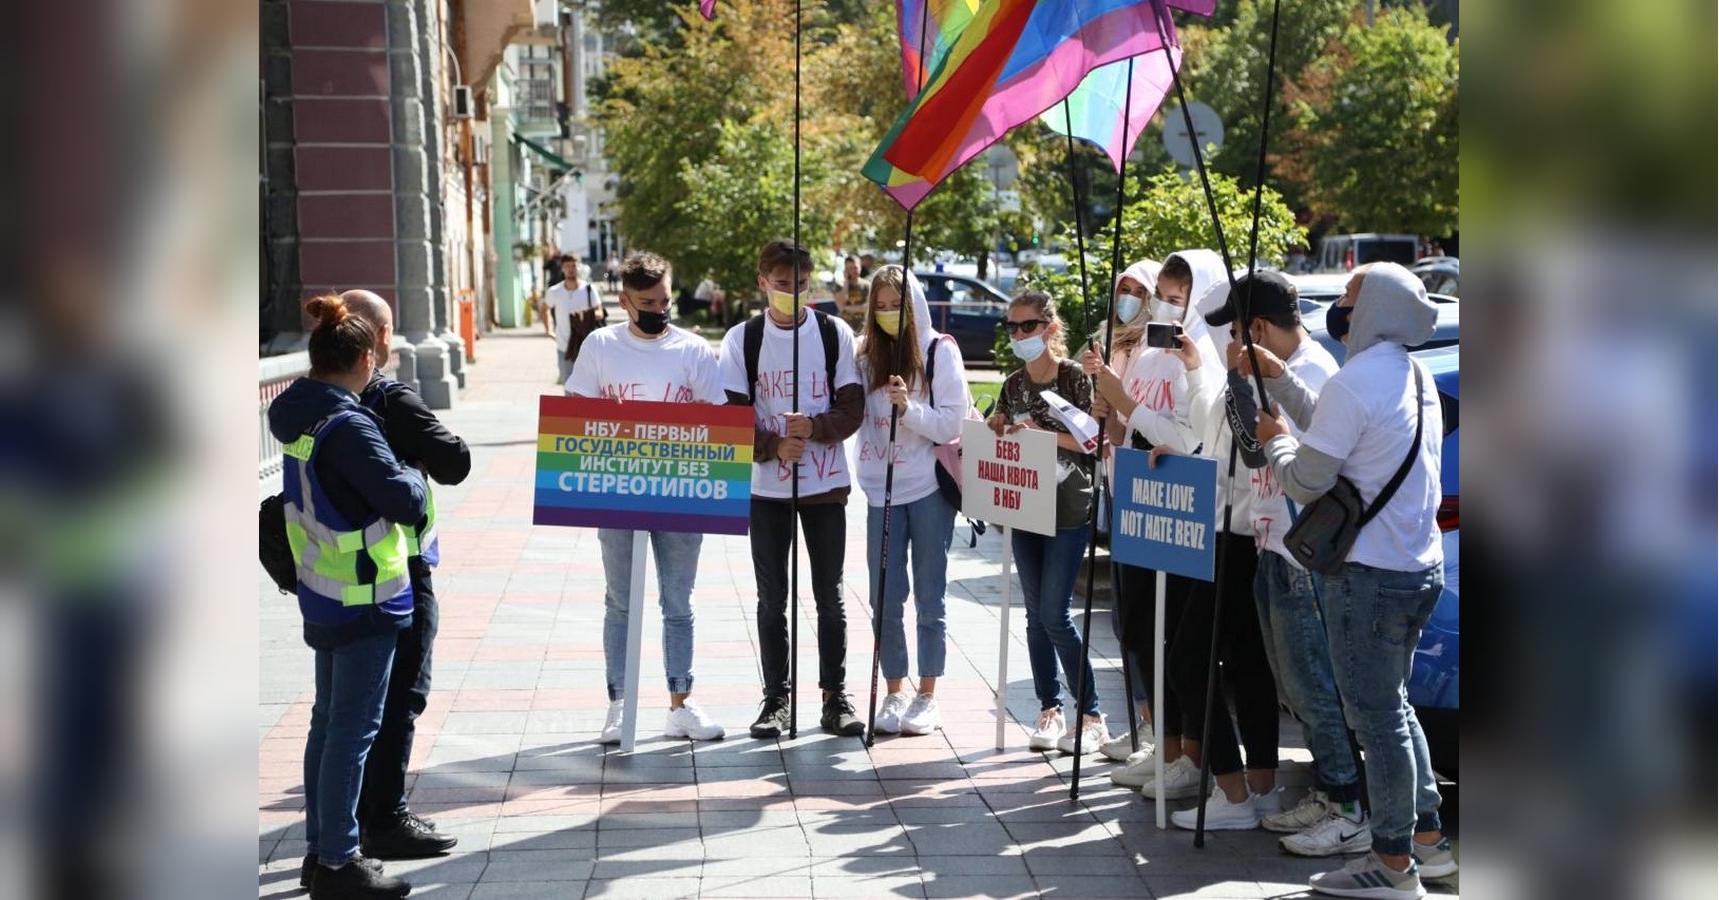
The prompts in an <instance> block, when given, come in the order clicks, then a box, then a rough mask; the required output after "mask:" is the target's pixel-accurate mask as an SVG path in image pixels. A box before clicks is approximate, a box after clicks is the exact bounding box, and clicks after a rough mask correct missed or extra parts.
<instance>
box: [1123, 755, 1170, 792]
mask: <svg viewBox="0 0 1719 900" xmlns="http://www.w3.org/2000/svg"><path fill="white" fill-rule="evenodd" d="M1174 765H1175V763H1169V764H1167V765H1165V766H1164V768H1165V769H1169V768H1170V767H1171V766H1174ZM1157 768H1158V754H1156V753H1154V752H1152V751H1151V750H1147V751H1145V752H1142V753H1136V754H1133V755H1131V756H1129V757H1128V761H1127V763H1126V764H1124V765H1123V766H1122V768H1120V769H1111V770H1110V783H1111V784H1114V785H1116V786H1117V787H1126V788H1134V789H1136V790H1138V789H1140V788H1142V787H1144V786H1145V785H1146V783H1147V782H1148V781H1151V780H1152V779H1153V777H1154V776H1155V775H1157V774H1158V773H1157V771H1156V770H1157Z"/></svg>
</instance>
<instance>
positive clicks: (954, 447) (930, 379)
mask: <svg viewBox="0 0 1719 900" xmlns="http://www.w3.org/2000/svg"><path fill="white" fill-rule="evenodd" d="M938 341H948V342H949V346H951V347H955V352H956V353H959V352H961V349H960V346H959V345H958V344H956V343H955V338H954V337H952V336H950V335H947V334H940V335H938V336H937V337H935V338H932V339H931V343H929V344H926V345H925V392H926V394H927V395H928V396H929V398H930V400H931V405H932V406H933V407H935V406H936V405H937V383H936V381H935V380H934V379H935V378H936V376H937V342H938ZM967 418H969V419H975V420H978V421H984V416H982V415H980V414H979V410H978V408H977V407H975V406H973V405H971V404H969V405H968V407H967ZM931 454H932V456H933V457H935V458H936V460H937V465H936V467H935V469H934V471H935V472H936V473H937V491H938V493H940V494H942V495H943V499H944V500H947V501H948V502H949V505H950V506H953V507H955V511H956V512H960V511H961V436H960V435H956V436H955V439H954V440H952V441H950V442H948V443H946V444H932V445H931ZM967 524H968V525H969V526H971V527H972V534H971V536H970V538H969V540H968V542H967V546H969V547H975V546H978V544H979V535H981V534H984V533H985V523H984V522H976V521H974V520H972V519H968V520H967Z"/></svg>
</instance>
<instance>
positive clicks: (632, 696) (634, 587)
mask: <svg viewBox="0 0 1719 900" xmlns="http://www.w3.org/2000/svg"><path fill="white" fill-rule="evenodd" d="M649 537H650V532H648V531H646V530H644V529H642V528H641V529H639V530H637V531H634V532H633V576H632V580H631V581H629V582H628V586H629V588H630V589H629V590H628V591H627V681H626V693H625V695H624V696H623V697H622V701H621V752H622V753H631V752H633V737H634V735H635V733H636V732H637V731H638V725H639V657H640V656H641V655H642V654H643V651H644V636H645V557H646V556H647V555H648V554H649V553H650V548H649V547H647V546H646V544H645V542H646V540H647V539H648V538H649Z"/></svg>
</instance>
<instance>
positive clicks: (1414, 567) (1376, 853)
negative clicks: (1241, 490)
mask: <svg viewBox="0 0 1719 900" xmlns="http://www.w3.org/2000/svg"><path fill="white" fill-rule="evenodd" d="M1437 319H1438V313H1437V310H1436V309H1435V308H1434V307H1433V304H1432V303H1431V302H1430V301H1429V300H1428V299H1427V295H1426V287H1425V285H1423V284H1422V283H1421V281H1420V279H1418V278H1416V277H1415V276H1414V275H1413V274H1412V273H1411V272H1409V270H1408V269H1405V268H1403V267H1402V266H1400V265H1397V264H1395V263H1376V264H1373V265H1371V266H1368V267H1364V268H1362V269H1359V270H1357V271H1356V272H1355V273H1354V275H1352V276H1351V277H1350V279H1349V283H1348V286H1347V289H1346V290H1345V291H1344V293H1343V296H1342V298H1340V299H1339V300H1338V301H1337V302H1336V303H1335V304H1334V305H1333V306H1332V308H1331V310H1330V313H1329V315H1328V316H1327V318H1326V326H1327V328H1328V329H1329V330H1330V333H1331V335H1332V336H1333V337H1336V338H1337V339H1338V340H1341V341H1343V343H1344V344H1345V346H1347V348H1348V358H1347V359H1346V360H1345V361H1344V363H1343V366H1342V368H1340V369H1338V370H1337V373H1336V374H1335V375H1332V376H1331V379H1330V380H1329V381H1327V382H1326V383H1325V387H1324V389H1322V390H1321V391H1320V392H1319V396H1318V398H1317V400H1316V401H1315V402H1314V404H1313V407H1312V409H1311V410H1309V409H1306V408H1305V407H1304V406H1303V408H1299V409H1298V408H1296V400H1295V396H1294V394H1293V392H1289V393H1286V394H1285V395H1284V397H1283V400H1282V401H1280V402H1281V403H1282V404H1283V405H1282V409H1281V410H1273V411H1269V412H1268V411H1266V410H1260V412H1259V414H1258V429H1257V432H1256V436H1257V438H1258V440H1259V441H1260V443H1261V444H1262V445H1264V448H1265V453H1266V456H1267V457H1268V458H1269V460H1270V465H1271V468H1272V474H1273V475H1274V476H1275V477H1276V478H1277V481H1278V483H1279V484H1280V485H1282V486H1283V491H1284V493H1285V494H1288V495H1289V497H1290V498H1291V499H1293V500H1295V501H1296V502H1298V503H1302V504H1308V503H1312V502H1314V501H1316V500H1318V499H1319V498H1320V497H1321V496H1322V495H1324V494H1325V493H1326V492H1327V491H1330V490H1332V489H1334V488H1338V487H1339V486H1340V485H1339V479H1343V480H1346V481H1347V482H1348V484H1349V485H1352V488H1353V491H1354V492H1355V493H1357V494H1359V496H1360V497H1361V498H1363V499H1364V501H1365V502H1366V503H1368V504H1369V505H1370V506H1373V507H1376V509H1377V512H1376V514H1375V515H1374V516H1373V518H1371V519H1370V520H1368V521H1365V522H1364V523H1362V524H1361V527H1360V529H1359V532H1358V534H1357V535H1356V536H1355V539H1354V543H1353V544H1352V545H1351V546H1350V547H1349V549H1348V552H1347V553H1346V554H1345V556H1344V558H1343V561H1342V562H1341V563H1339V564H1337V565H1336V566H1335V568H1334V570H1333V571H1330V572H1325V573H1321V577H1320V578H1319V581H1318V591H1319V599H1320V602H1321V604H1323V613H1324V616H1325V621H1326V622H1327V623H1329V625H1330V634H1329V639H1330V644H1331V663H1332V671H1333V674H1334V675H1335V676H1336V682H1337V692H1338V694H1339V695H1340V696H1341V697H1342V698H1343V709H1344V713H1345V714H1346V717H1347V719H1348V722H1349V724H1350V725H1351V726H1353V727H1354V729H1355V733H1356V736H1357V737H1358V738H1359V739H1360V742H1361V748H1362V750H1363V751H1364V752H1365V753H1366V756H1367V794H1368V800H1369V805H1370V806H1371V813H1372V818H1371V822H1370V825H1371V829H1372V852H1371V853H1369V854H1367V855H1366V856H1363V857H1360V858H1358V859H1356V860H1354V861H1353V862H1351V863H1350V864H1348V865H1347V866H1344V867H1343V868H1341V869H1337V870H1335V871H1331V872H1326V873H1323V874H1320V875H1315V876H1313V877H1312V878H1311V879H1309V880H1308V884H1309V886H1311V887H1312V888H1313V890H1315V891H1316V892H1319V893H1322V894H1332V895H1337V896H1346V897H1376V898H1383V900H1408V898H1412V897H1418V896H1421V895H1422V894H1424V893H1425V892H1426V889H1425V888H1424V887H1423V886H1422V884H1421V878H1422V877H1423V875H1424V876H1425V877H1428V878H1433V877H1442V876H1447V875H1450V874H1453V873H1455V871H1456V860H1455V858H1454V856H1453V855H1452V854H1451V850H1450V842H1449V841H1448V840H1447V839H1446V838H1445V837H1444V834H1443V830H1442V824H1441V823H1440V821H1439V802H1440V798H1439V791H1438V782H1437V781H1436V780H1435V778H1434V776H1433V771H1432V760H1431V755H1430V753H1429V752H1428V750H1427V742H1426V735H1425V734H1424V733H1423V732H1422V731H1421V726H1420V722H1419V720H1418V719H1416V717H1415V711H1414V708H1413V707H1412V706H1410V705H1409V702H1408V692H1407V683H1408V677H1409V671H1410V668H1411V666H1412V664H1413V659H1414V651H1415V645H1416V644H1417V643H1418V642H1419V640H1420V635H1421V629H1422V628H1423V627H1424V626H1425V625H1426V622H1427V619H1428V618H1429V617H1430V616H1431V615H1432V611H1433V606H1434V605H1435V604H1436V603H1437V602H1438V598H1439V595H1440V594H1441V593H1442V592H1443V590H1444V544H1443V542H1442V540H1441V537H1440V534H1439V529H1438V524H1437V511H1438V505H1439V501H1440V499H1441V491H1440V488H1439V464H1440V457H1439V452H1440V447H1441V445H1442V443H1443V441H1444V416H1443V412H1442V410H1441V409H1440V407H1439V400H1438V393H1437V391H1436V390H1433V389H1429V388H1428V383H1429V382H1431V381H1432V378H1431V376H1430V375H1428V374H1427V372H1426V370H1425V369H1424V368H1423V367H1422V366H1421V365H1420V364H1419V363H1417V362H1415V360H1414V358H1413V357H1411V356H1410V355H1409V353H1408V349H1407V348H1408V347H1412V346H1415V345H1417V344H1420V343H1423V342H1425V341H1426V340H1428V339H1429V338H1431V337H1432V333H1433V326H1434V324H1435V323H1436V322H1437ZM1262 365H1263V363H1262ZM1274 399H1275V398H1274ZM1290 418H1294V419H1295V420H1296V421H1298V422H1302V423H1303V425H1302V427H1303V429H1304V430H1303V433H1302V435H1301V437H1300V438H1299V439H1297V438H1296V437H1295V436H1294V434H1293V433H1292V432H1291V431H1290V428H1289V419H1290ZM1381 498H1382V500H1383V502H1382V503H1381Z"/></svg>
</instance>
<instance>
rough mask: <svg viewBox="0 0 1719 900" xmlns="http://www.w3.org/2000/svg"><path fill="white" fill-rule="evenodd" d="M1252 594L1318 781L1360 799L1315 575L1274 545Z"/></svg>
mask: <svg viewBox="0 0 1719 900" xmlns="http://www.w3.org/2000/svg"><path fill="white" fill-rule="evenodd" d="M1253 600H1254V604H1255V606H1256V607H1257V609H1258V612H1259V627H1260V631H1261V632H1262V636H1263V637H1264V638H1265V657H1266V659H1267V660H1268V661H1269V662H1270V663H1271V671H1272V672H1273V673H1274V674H1276V676H1277V683H1278V684H1279V685H1281V686H1282V688H1283V693H1284V696H1286V697H1287V698H1288V699H1289V706H1290V708H1291V709H1293V710H1295V715H1296V717H1297V718H1299V719H1300V720H1301V734H1302V736H1303V737H1304V738H1306V740H1307V749H1308V750H1310V751H1312V753H1313V771H1314V783H1315V785H1316V786H1317V787H1318V788H1319V789H1320V790H1322V791H1324V792H1325V793H1326V794H1327V795H1329V796H1330V797H1331V799H1332V800H1334V801H1336V802H1338V803H1349V802H1352V801H1357V800H1360V799H1361V781H1360V777H1359V775H1358V773H1357V772H1356V770H1355V753H1354V750H1353V749H1352V748H1351V747H1350V744H1349V726H1348V725H1347V724H1345V723H1344V721H1343V701H1342V700H1341V699H1340V698H1339V697H1338V696H1337V679H1336V676H1335V675H1333V674H1331V642H1330V640H1329V639H1328V638H1327V637H1326V636H1325V621H1324V619H1323V617H1321V616H1320V614H1319V597H1318V595H1317V594H1315V593H1314V591H1313V576H1312V575H1311V574H1309V573H1308V571H1307V570H1306V569H1303V568H1301V567H1299V566H1297V565H1295V564H1294V563H1291V562H1290V561H1289V560H1288V559H1285V558H1284V557H1283V556H1282V555H1281V554H1279V553H1277V552H1275V551H1269V552H1265V553H1261V554H1260V555H1259V568H1258V570H1257V571H1256V572H1255V573H1254V577H1253Z"/></svg>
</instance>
